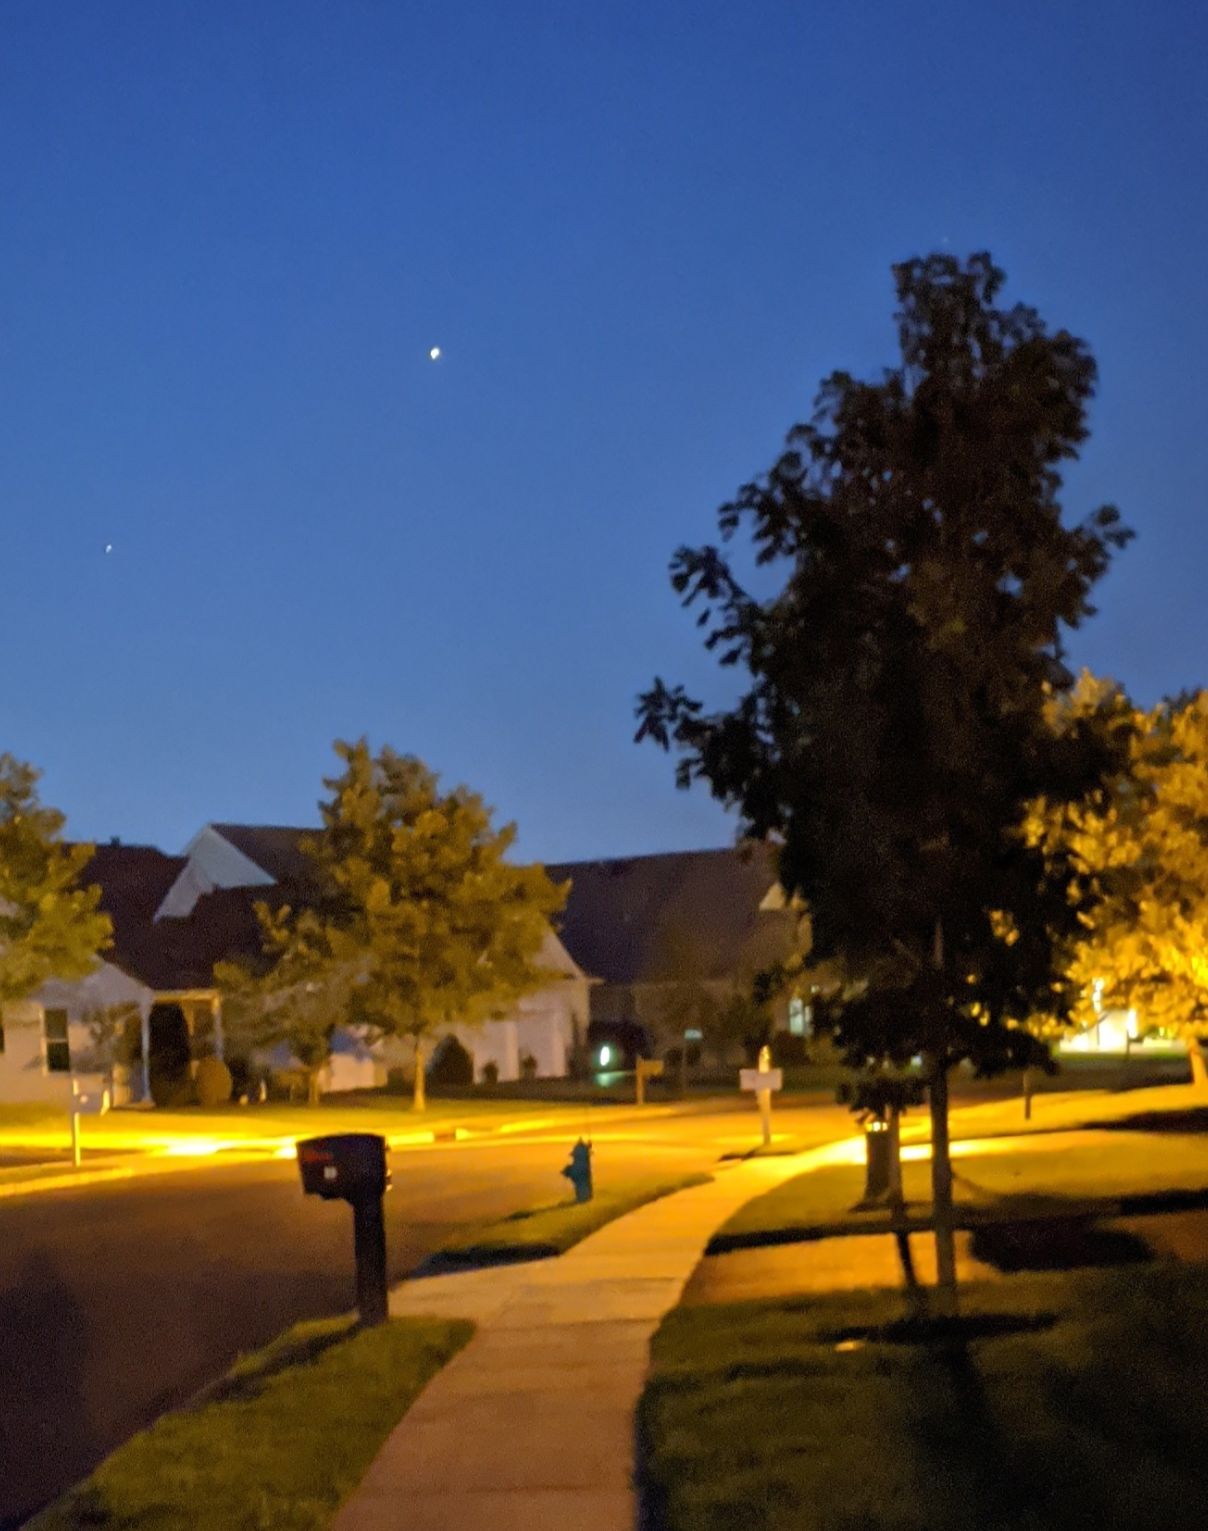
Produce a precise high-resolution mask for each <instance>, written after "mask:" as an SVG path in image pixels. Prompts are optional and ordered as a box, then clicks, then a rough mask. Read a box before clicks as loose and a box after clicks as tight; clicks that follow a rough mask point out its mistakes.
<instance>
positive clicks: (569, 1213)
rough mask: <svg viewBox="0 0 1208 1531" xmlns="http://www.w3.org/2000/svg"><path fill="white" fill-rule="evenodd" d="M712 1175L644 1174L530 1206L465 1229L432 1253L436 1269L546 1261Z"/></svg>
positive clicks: (710, 1177) (460, 1230) (708, 1178)
mask: <svg viewBox="0 0 1208 1531" xmlns="http://www.w3.org/2000/svg"><path fill="white" fill-rule="evenodd" d="M710 1179H712V1176H710V1175H704V1174H700V1173H692V1174H686V1175H680V1176H678V1177H677V1176H672V1177H671V1178H668V1177H667V1176H666V1175H662V1176H658V1175H646V1176H639V1177H638V1178H637V1179H636V1180H627V1181H624V1182H622V1183H621V1184H620V1185H610V1186H606V1187H605V1188H604V1189H602V1190H601V1189H600V1188H599V1187H597V1188H596V1191H595V1194H594V1196H593V1197H592V1199H591V1200H590V1201H583V1202H576V1201H562V1202H557V1203H556V1204H554V1205H552V1206H539V1207H531V1208H528V1209H526V1210H524V1211H522V1212H513V1213H512V1214H511V1216H510V1217H504V1218H496V1219H493V1220H492V1221H490V1222H487V1223H476V1224H472V1225H471V1226H469V1227H467V1228H461V1229H459V1230H458V1231H457V1233H456V1234H454V1235H453V1237H452V1238H451V1239H449V1240H448V1241H447V1242H446V1243H445V1244H444V1245H442V1246H441V1248H440V1250H439V1251H438V1252H437V1253H436V1255H434V1256H433V1258H432V1260H431V1262H430V1265H431V1266H432V1267H434V1268H440V1267H445V1268H449V1267H460V1268H465V1267H467V1266H477V1265H508V1264H512V1263H513V1262H515V1261H518V1260H544V1259H547V1258H549V1257H550V1256H551V1255H560V1254H563V1253H565V1251H566V1250H568V1249H570V1248H571V1246H572V1245H574V1244H577V1243H579V1241H580V1240H581V1239H585V1238H586V1237H587V1236H588V1234H589V1233H595V1232H596V1230H597V1229H598V1228H603V1227H604V1225H605V1224H606V1223H610V1222H612V1221H613V1219H614V1218H618V1217H624V1216H625V1214H626V1213H629V1212H635V1211H636V1210H637V1209H638V1208H639V1207H644V1206H645V1205H646V1204H647V1202H651V1201H659V1200H661V1199H662V1197H664V1196H671V1195H672V1194H674V1192H676V1191H686V1190H688V1189H689V1188H690V1187H691V1186H697V1185H705V1184H706V1183H707V1182H708V1181H709V1180H710Z"/></svg>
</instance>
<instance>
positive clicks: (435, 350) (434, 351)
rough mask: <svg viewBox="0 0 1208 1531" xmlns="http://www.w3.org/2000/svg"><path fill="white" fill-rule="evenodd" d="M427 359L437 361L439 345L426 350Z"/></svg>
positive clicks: (438, 358)
mask: <svg viewBox="0 0 1208 1531" xmlns="http://www.w3.org/2000/svg"><path fill="white" fill-rule="evenodd" d="M428 360H429V361H439V360H440V347H439V346H433V347H432V349H431V350H430V351H429V352H428Z"/></svg>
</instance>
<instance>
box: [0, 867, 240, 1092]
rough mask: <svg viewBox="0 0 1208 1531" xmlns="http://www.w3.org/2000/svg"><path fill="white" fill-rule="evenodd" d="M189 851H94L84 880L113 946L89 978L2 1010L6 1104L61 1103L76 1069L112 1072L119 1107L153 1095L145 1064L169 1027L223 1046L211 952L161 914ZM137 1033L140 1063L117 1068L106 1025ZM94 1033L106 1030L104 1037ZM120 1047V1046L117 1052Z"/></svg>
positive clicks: (0, 1071) (0, 1062) (0, 1065)
mask: <svg viewBox="0 0 1208 1531" xmlns="http://www.w3.org/2000/svg"><path fill="white" fill-rule="evenodd" d="M185 867H186V859H185V857H183V856H168V855H165V853H164V852H163V851H160V850H156V849H154V848H153V847H152V846H146V845H120V844H118V843H117V842H113V843H111V844H109V845H101V846H98V847H97V850H96V854H95V855H94V856H93V858H92V860H91V861H90V862H89V863H88V865H87V867H86V868H85V871H84V880H85V881H86V882H89V883H96V884H97V885H98V886H99V887H100V889H101V901H100V907H101V908H102V909H103V910H104V911H105V913H106V914H108V916H109V918H110V920H111V921H112V923H113V945H112V947H111V949H110V950H109V951H108V952H106V953H105V955H104V957H103V958H102V959H101V960H100V962H98V964H97V966H96V968H95V969H94V971H93V972H91V973H90V974H89V975H88V976H87V977H86V978H82V979H78V980H76V981H74V982H70V983H63V982H57V981H51V982H49V983H46V984H44V985H43V986H42V988H41V989H39V990H38V992H37V993H36V994H35V995H33V996H31V997H30V998H29V999H27V1000H23V1001H21V1002H20V1003H18V1004H9V1005H6V1006H5V1007H4V1012H3V1020H2V1025H0V1100H6V1101H60V1100H61V1101H62V1102H64V1104H65V1103H66V1102H67V1100H68V1098H69V1097H70V1095H71V1090H72V1079H73V1077H74V1076H76V1075H95V1074H98V1073H104V1074H107V1075H108V1074H110V1073H111V1072H112V1075H113V1081H112V1082H113V1086H114V1095H115V1099H116V1101H117V1103H119V1104H121V1103H124V1102H127V1101H129V1100H137V1099H142V1098H144V1097H145V1096H146V1095H147V1093H148V1068H149V1060H150V1058H151V1056H152V1052H153V1050H154V1048H155V1047H156V1046H157V1045H159V1044H162V1043H163V1042H164V1041H165V1040H166V1038H167V1036H168V1034H169V1033H171V1034H172V1036H173V1037H174V1038H177V1039H181V1038H183V1040H184V1041H185V1042H187V1041H188V1040H189V1039H196V1042H197V1044H198V1045H206V1043H205V1039H207V1038H208V1039H210V1041H209V1044H208V1045H212V1046H213V1047H214V1049H215V1050H216V1051H218V1052H221V1051H222V1013H221V1006H220V1003H219V997H218V993H217V991H216V990H215V989H214V988H213V984H212V969H213V963H214V960H215V959H214V955H208V954H207V951H206V949H205V943H200V945H199V943H198V939H197V938H198V935H199V932H197V931H192V930H189V931H183V932H182V931H181V930H180V929H178V928H175V925H174V923H173V924H172V925H169V926H167V927H165V928H163V929H161V928H159V927H158V926H157V924H156V912H157V910H158V908H159V906H160V904H161V902H162V900H163V898H164V895H165V893H166V892H167V891H168V889H169V888H170V887H171V886H172V885H173V883H174V882H175V881H176V879H177V878H178V877H179V876H180V875H181V873H182V872H183V871H184V870H185ZM106 1023H107V1024H108V1026H109V1027H110V1028H113V1027H115V1026H116V1027H117V1028H118V1029H119V1030H123V1031H127V1032H128V1033H131V1032H132V1035H131V1037H130V1040H131V1042H132V1044H133V1045H132V1047H131V1048H130V1051H131V1052H132V1053H135V1052H136V1053H137V1055H138V1058H139V1059H140V1062H139V1064H137V1065H136V1066H134V1067H129V1066H123V1065H120V1064H119V1065H118V1066H117V1067H116V1069H111V1064H112V1061H113V1060H112V1056H111V1054H112V1052H113V1049H112V1046H111V1044H109V1043H108V1042H107V1041H106V1040H105V1039H104V1037H103V1028H104V1026H105V1025H106ZM98 1033H102V1034H101V1036H100V1037H98ZM121 1051H122V1049H121V1048H118V1049H117V1052H118V1053H120V1052H121Z"/></svg>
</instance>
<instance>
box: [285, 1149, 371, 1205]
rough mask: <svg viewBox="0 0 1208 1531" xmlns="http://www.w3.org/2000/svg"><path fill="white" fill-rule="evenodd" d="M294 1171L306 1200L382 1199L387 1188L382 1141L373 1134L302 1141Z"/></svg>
mask: <svg viewBox="0 0 1208 1531" xmlns="http://www.w3.org/2000/svg"><path fill="white" fill-rule="evenodd" d="M298 1170H299V1172H300V1173H301V1176H302V1189H303V1190H304V1191H305V1192H306V1194H307V1195H308V1196H322V1197H324V1198H325V1199H326V1200H327V1201H360V1200H362V1199H365V1198H368V1197H375V1198H376V1197H380V1196H383V1195H384V1194H385V1192H386V1190H387V1188H388V1187H389V1185H390V1172H389V1170H388V1169H387V1168H386V1139H385V1138H382V1137H379V1136H378V1135H377V1133H375V1132H336V1133H333V1134H332V1135H331V1136H330V1137H326V1138H303V1139H302V1140H301V1142H300V1143H299V1144H298Z"/></svg>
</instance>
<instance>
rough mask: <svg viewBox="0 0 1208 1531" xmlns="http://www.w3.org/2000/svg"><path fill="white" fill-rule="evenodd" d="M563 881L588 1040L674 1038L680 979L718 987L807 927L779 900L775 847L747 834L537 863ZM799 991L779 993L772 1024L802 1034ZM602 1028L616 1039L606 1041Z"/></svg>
mask: <svg viewBox="0 0 1208 1531" xmlns="http://www.w3.org/2000/svg"><path fill="white" fill-rule="evenodd" d="M546 870H547V871H548V872H549V875H550V876H551V877H552V878H553V879H554V881H555V882H564V881H567V880H569V881H570V884H571V891H570V897H569V899H568V900H567V905H566V908H565V910H564V911H563V913H562V915H561V917H560V928H559V934H560V936H561V939H562V942H563V944H564V945H565V947H566V949H567V951H568V952H569V953H570V955H571V956H572V957H573V958H574V960H575V961H576V962H577V963H578V965H579V967H580V968H582V969H583V971H584V972H587V973H590V974H591V975H592V977H593V978H595V979H596V980H597V982H596V983H595V984H593V986H592V989H591V1031H592V1037H591V1040H592V1042H593V1044H595V1045H596V1046H599V1045H600V1044H601V1043H602V1044H603V1045H605V1046H610V1049H611V1048H612V1047H619V1050H620V1051H621V1052H622V1053H631V1052H632V1051H633V1050H634V1049H635V1048H640V1049H643V1050H649V1051H652V1052H654V1053H656V1054H658V1053H662V1052H665V1051H666V1050H668V1049H669V1048H671V1047H674V1046H679V1045H682V1043H683V1037H682V1035H681V1032H680V1028H679V1025H678V1023H677V1021H676V1019H675V1010H676V1006H675V997H676V994H677V991H680V992H682V990H683V988H684V986H685V985H692V986H699V987H700V988H701V989H703V990H705V991H707V992H711V993H713V994H715V995H717V996H719V997H720V996H722V995H724V994H726V993H728V992H732V991H733V989H734V987H735V986H736V985H744V984H746V983H748V982H749V981H750V980H751V978H753V976H754V975H755V974H756V973H757V972H759V971H760V970H761V969H764V968H767V967H768V966H770V965H771V964H772V963H774V962H776V961H778V960H781V959H783V958H785V957H787V956H789V955H790V953H792V952H793V951H795V950H797V949H798V945H799V943H800V942H801V941H802V940H803V939H805V940H808V936H807V934H806V932H805V930H804V929H803V921H802V917H801V915H800V914H799V913H798V912H796V911H795V910H794V909H792V908H790V907H789V905H788V904H787V903H786V901H785V898H784V895H783V892H782V890H781V888H780V884H779V881H778V877H777V868H776V856H775V849H774V848H773V847H771V846H768V845H761V844H756V843H748V844H745V845H739V846H732V847H727V848H726V849H722V850H705V851H675V852H668V853H663V854H657V855H648V856H627V857H616V858H609V859H606V860H601V861H573V862H561V863H559V864H557V865H553V866H549V867H547V869H546ZM807 1010H808V996H804V997H803V998H800V999H796V1000H793V999H788V998H786V999H785V1000H784V1001H783V1002H782V1005H781V1011H782V1014H781V1015H780V1017H779V1023H780V1025H781V1027H782V1028H784V1029H788V1030H791V1031H794V1032H797V1033H799V1034H804V1032H805V1030H806V1027H807V1025H808V1016H807ZM610 1039H616V1040H615V1042H612V1041H610Z"/></svg>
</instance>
